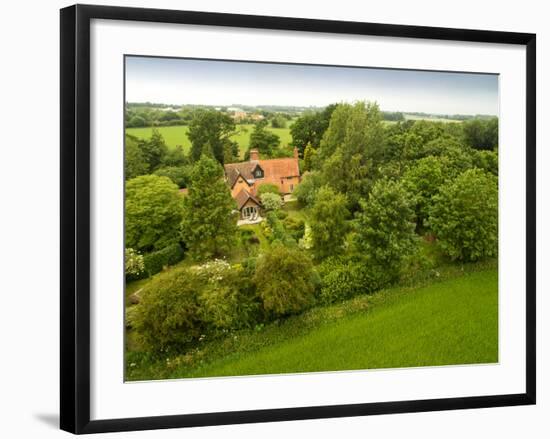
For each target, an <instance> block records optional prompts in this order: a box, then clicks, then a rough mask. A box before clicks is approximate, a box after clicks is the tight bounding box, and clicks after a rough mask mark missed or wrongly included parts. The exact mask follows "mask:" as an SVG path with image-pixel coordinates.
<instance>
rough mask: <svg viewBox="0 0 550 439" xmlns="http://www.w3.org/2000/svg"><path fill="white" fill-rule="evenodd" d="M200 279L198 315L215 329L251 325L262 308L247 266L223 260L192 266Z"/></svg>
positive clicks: (194, 273)
mask: <svg viewBox="0 0 550 439" xmlns="http://www.w3.org/2000/svg"><path fill="white" fill-rule="evenodd" d="M191 272H192V273H193V275H194V276H195V277H196V278H197V280H198V281H199V285H198V288H199V290H198V303H199V309H198V315H199V318H200V319H201V321H202V322H204V323H205V324H206V325H207V326H208V327H211V328H213V329H237V328H242V327H246V326H249V325H250V324H251V322H253V321H254V319H255V317H256V314H257V313H258V310H259V301H258V300H257V299H256V297H255V294H254V288H253V286H252V283H251V281H250V280H249V279H248V278H247V277H246V276H245V275H244V274H245V273H244V270H243V267H242V266H240V265H234V266H232V265H230V264H229V263H228V262H226V261H224V260H220V259H216V260H214V261H210V262H206V263H204V264H202V265H199V266H195V267H193V268H192V269H191Z"/></svg>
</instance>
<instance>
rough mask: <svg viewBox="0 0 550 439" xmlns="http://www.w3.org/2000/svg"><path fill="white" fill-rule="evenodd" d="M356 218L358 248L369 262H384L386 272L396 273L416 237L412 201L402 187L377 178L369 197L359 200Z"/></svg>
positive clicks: (393, 182) (394, 274)
mask: <svg viewBox="0 0 550 439" xmlns="http://www.w3.org/2000/svg"><path fill="white" fill-rule="evenodd" d="M357 219H358V221H357V230H356V235H355V236H356V246H357V249H358V250H359V251H361V252H362V253H363V254H365V255H366V256H368V258H369V260H370V262H371V263H373V264H375V265H378V266H383V267H384V268H385V269H386V272H387V274H388V276H390V277H394V276H396V275H397V274H398V272H399V269H400V267H401V263H402V261H403V260H404V258H406V257H407V256H408V255H409V254H411V253H412V252H413V250H414V243H415V239H416V235H415V233H414V228H415V223H414V220H415V217H414V210H413V205H412V202H411V200H410V198H409V194H408V193H407V191H406V190H405V188H403V186H402V184H401V183H399V182H395V181H391V180H385V179H382V180H379V181H378V182H376V184H375V185H374V187H373V189H372V193H371V195H370V198H369V200H368V201H366V202H362V203H361V211H360V213H359V214H358V216H357Z"/></svg>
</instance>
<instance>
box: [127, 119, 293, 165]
mask: <svg viewBox="0 0 550 439" xmlns="http://www.w3.org/2000/svg"><path fill="white" fill-rule="evenodd" d="M157 129H158V130H159V132H160V134H161V135H162V137H163V138H164V141H165V142H166V145H167V146H168V147H169V148H175V147H176V145H181V146H182V147H183V150H184V151H185V152H186V153H187V152H188V151H189V149H191V142H190V141H189V138H188V137H187V133H188V132H189V127H188V126H187V125H176V126H170V127H158V128H157ZM253 129H254V125H252V124H242V125H237V133H236V134H235V135H234V136H232V139H233V140H235V141H236V142H237V143H238V144H239V150H240V152H241V157H243V155H244V153H245V151H246V150H247V149H248V145H249V142H250V133H252V130H253ZM267 129H268V131H271V132H273V133H275V134H277V135H278V136H279V138H280V139H281V146H287V145H290V144H291V143H292V135H291V134H290V128H288V127H287V128H271V127H268V128H267ZM126 132H127V133H128V134H131V135H133V136H136V137H137V138H140V139H149V138H150V137H151V134H152V132H153V128H151V127H147V128H127V129H126Z"/></svg>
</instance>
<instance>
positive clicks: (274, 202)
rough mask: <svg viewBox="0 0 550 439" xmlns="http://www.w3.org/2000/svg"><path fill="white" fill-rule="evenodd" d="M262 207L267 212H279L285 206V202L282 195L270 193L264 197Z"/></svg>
mask: <svg viewBox="0 0 550 439" xmlns="http://www.w3.org/2000/svg"><path fill="white" fill-rule="evenodd" d="M262 205H263V207H264V209H265V210H279V209H280V208H281V207H282V206H283V200H282V198H281V196H280V195H277V194H273V193H271V192H268V193H267V194H263V195H262Z"/></svg>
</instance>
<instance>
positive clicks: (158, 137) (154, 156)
mask: <svg viewBox="0 0 550 439" xmlns="http://www.w3.org/2000/svg"><path fill="white" fill-rule="evenodd" d="M139 146H140V147H141V151H142V153H143V157H144V158H145V161H146V162H147V163H148V164H149V172H151V171H154V170H155V169H157V168H158V167H159V166H160V164H161V163H162V161H163V159H164V157H165V155H166V153H167V152H168V147H167V146H166V142H165V141H164V138H163V137H162V134H160V132H159V130H157V129H156V128H153V133H152V134H151V138H150V139H149V140H142V141H141V142H140V144H139Z"/></svg>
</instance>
